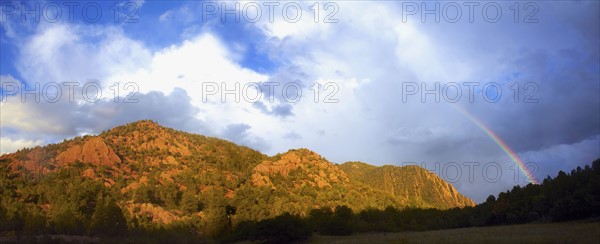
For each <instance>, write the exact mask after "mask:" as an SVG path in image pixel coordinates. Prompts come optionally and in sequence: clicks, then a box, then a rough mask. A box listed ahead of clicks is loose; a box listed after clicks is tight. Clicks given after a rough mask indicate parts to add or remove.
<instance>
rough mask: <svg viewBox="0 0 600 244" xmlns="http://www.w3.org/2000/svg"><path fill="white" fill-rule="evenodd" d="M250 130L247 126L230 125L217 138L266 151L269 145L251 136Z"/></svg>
mask: <svg viewBox="0 0 600 244" xmlns="http://www.w3.org/2000/svg"><path fill="white" fill-rule="evenodd" d="M250 129H251V127H250V126H249V125H247V124H230V125H227V127H226V128H225V130H224V131H223V132H222V133H221V134H220V135H219V136H220V137H222V138H226V139H228V140H231V141H233V142H235V143H238V144H241V145H244V146H247V147H250V148H252V149H255V150H259V151H266V150H268V149H269V145H268V144H267V143H266V141H265V140H264V139H262V138H260V137H258V136H255V135H253V134H251V133H250Z"/></svg>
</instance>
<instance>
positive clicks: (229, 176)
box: [0, 120, 474, 225]
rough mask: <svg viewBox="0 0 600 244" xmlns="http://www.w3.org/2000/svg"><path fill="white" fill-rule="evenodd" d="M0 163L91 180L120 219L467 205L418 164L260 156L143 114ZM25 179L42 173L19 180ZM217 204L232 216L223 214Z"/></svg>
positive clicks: (293, 154) (308, 154)
mask: <svg viewBox="0 0 600 244" xmlns="http://www.w3.org/2000/svg"><path fill="white" fill-rule="evenodd" d="M0 164H2V167H3V168H5V167H4V164H6V165H8V171H9V172H8V173H11V172H12V173H16V174H18V175H20V177H21V178H22V179H23V180H22V181H23V182H24V184H26V186H27V187H26V188H27V189H29V188H31V189H32V191H35V189H38V188H40V187H42V186H39V185H36V184H38V182H44V184H47V185H50V186H51V187H59V186H55V185H54V184H56V182H58V181H51V180H45V178H49V177H50V178H52V177H56V176H55V175H62V173H61V172H63V171H65V170H71V171H74V172H75V173H72V175H68V176H64V177H67V178H68V177H71V178H76V179H77V180H83V181H85V180H90V181H94V182H97V183H101V184H102V185H103V186H104V187H105V188H107V189H108V191H109V193H107V194H109V195H111V196H112V197H113V198H115V199H117V201H118V203H119V205H120V206H121V208H122V209H124V210H126V212H127V213H128V214H129V216H127V218H129V219H135V220H136V223H138V224H141V225H143V224H148V223H166V224H168V223H171V222H174V221H175V222H177V221H184V220H186V221H187V220H190V219H199V220H198V221H200V222H203V221H207V222H210V221H213V220H214V219H215V218H217V219H218V218H224V217H223V216H224V215H225V216H226V218H227V219H228V221H230V222H233V223H238V222H240V221H245V220H261V219H266V218H271V217H275V216H277V215H280V214H283V213H285V212H290V213H293V214H300V215H306V214H308V212H309V211H310V210H311V209H315V208H322V207H329V208H333V207H335V206H337V205H346V206H349V207H350V208H352V209H353V210H355V211H359V210H364V209H369V208H377V209H383V208H385V207H388V206H393V207H397V208H407V207H417V208H438V209H448V208H454V207H466V206H474V202H473V201H472V200H470V199H468V198H466V197H464V196H462V195H461V194H460V193H458V192H457V191H456V189H454V187H453V186H452V185H451V184H449V183H447V182H445V181H444V180H442V179H441V178H439V177H438V176H437V175H435V174H433V173H431V172H429V171H427V170H425V169H423V168H420V167H409V168H405V167H397V166H380V167H377V166H373V165H369V164H366V163H362V164H361V165H360V166H359V168H365V169H361V170H356V169H353V165H354V166H356V165H357V164H356V163H354V164H353V163H344V164H340V165H338V164H334V163H331V162H329V161H328V160H327V159H325V158H324V157H323V156H321V155H319V154H318V153H316V152H313V151H311V150H308V149H303V148H301V149H290V150H288V151H287V152H284V153H280V154H277V155H274V156H268V155H264V154H262V153H260V152H258V151H256V150H253V149H251V148H248V147H245V146H239V145H236V144H235V143H232V142H229V141H226V140H223V139H219V138H214V137H207V136H203V135H197V134H192V133H187V132H183V131H178V130H175V129H171V128H167V127H163V126H161V125H159V124H157V123H156V122H153V121H150V120H142V121H137V122H133V123H129V124H126V125H122V126H117V127H115V128H112V129H109V130H107V131H104V132H102V133H100V134H99V135H95V136H83V137H76V138H73V139H70V140H65V141H63V142H61V143H56V144H49V145H46V146H44V147H35V148H31V149H22V150H19V151H17V152H15V153H12V154H5V155H2V156H0ZM367 165H368V166H367ZM5 170H6V169H5ZM32 176H34V177H39V178H41V179H42V180H38V181H35V180H32V181H30V180H28V179H29V178H32ZM366 178H371V179H373V178H375V179H379V178H381V179H383V180H381V181H372V180H371V181H368V180H365V179H366ZM73 180H75V179H73ZM92 183H93V182H92ZM92 183H90V184H92ZM94 184H95V183H94ZM107 189H100V190H98V191H105V190H107ZM36 194H37V195H42V196H43V197H41V199H44V200H37V201H35V202H33V203H31V206H30V207H32V208H39V209H40V211H41V212H43V213H44V214H45V215H47V216H50V217H51V216H53V214H54V213H53V212H52V211H53V210H52V207H46V209H43V208H42V207H41V206H55V205H56V204H57V203H58V202H57V201H59V200H53V197H52V196H44V193H36ZM24 197H25V198H26V197H27V196H20V198H19V199H20V200H23V198H24ZM227 206H228V207H229V208H230V209H231V208H232V209H235V210H236V211H234V212H236V213H235V214H231V213H227V212H225V213H223V211H225V210H224V209H226V208H225V207H227ZM81 218H82V220H81V221H85V217H81Z"/></svg>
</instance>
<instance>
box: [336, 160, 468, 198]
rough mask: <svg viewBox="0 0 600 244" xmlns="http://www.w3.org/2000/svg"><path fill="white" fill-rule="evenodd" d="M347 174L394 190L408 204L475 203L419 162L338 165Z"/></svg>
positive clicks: (381, 187) (362, 181)
mask: <svg viewBox="0 0 600 244" xmlns="http://www.w3.org/2000/svg"><path fill="white" fill-rule="evenodd" d="M340 168H341V169H342V171H344V172H345V173H346V174H347V175H348V176H349V177H350V178H352V179H353V180H356V181H358V182H360V183H363V184H366V185H368V186H371V187H373V188H376V189H380V190H383V191H385V192H388V193H391V194H393V195H394V196H395V197H397V198H400V199H402V200H403V201H404V203H405V204H406V205H408V206H416V207H418V208H440V209H448V208H453V207H466V206H474V205H475V203H474V202H473V200H471V199H469V198H467V197H465V196H463V195H461V194H460V193H458V191H456V189H454V187H453V186H452V185H451V184H449V183H448V182H446V181H444V180H443V179H441V178H440V177H439V176H437V175H436V174H434V173H431V172H429V171H427V170H426V169H423V168H421V167H419V166H403V167H398V166H391V165H385V166H381V167H376V166H373V165H369V164H365V163H361V162H347V163H344V164H342V165H340Z"/></svg>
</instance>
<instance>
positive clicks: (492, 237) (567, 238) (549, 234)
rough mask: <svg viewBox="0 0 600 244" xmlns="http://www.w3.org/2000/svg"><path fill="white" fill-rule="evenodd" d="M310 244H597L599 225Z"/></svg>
mask: <svg viewBox="0 0 600 244" xmlns="http://www.w3.org/2000/svg"><path fill="white" fill-rule="evenodd" d="M310 243H370V244H373V243H485V244H491V243H600V222H597V221H596V222H564V223H547V224H523V225H504V226H492V227H476V228H462V229H449V230H436V231H422V232H400V233H385V234H383V233H363V234H354V235H351V236H320V235H315V236H313V237H312V238H311V241H310Z"/></svg>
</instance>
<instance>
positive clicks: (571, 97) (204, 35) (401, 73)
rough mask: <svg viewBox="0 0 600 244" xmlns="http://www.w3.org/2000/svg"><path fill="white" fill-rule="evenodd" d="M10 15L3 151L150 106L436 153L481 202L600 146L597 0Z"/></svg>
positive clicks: (150, 115)
mask: <svg viewBox="0 0 600 244" xmlns="http://www.w3.org/2000/svg"><path fill="white" fill-rule="evenodd" d="M0 13H1V15H0V27H1V28H0V95H1V98H2V101H1V102H0V118H1V120H0V153H10V152H15V151H16V150H18V149H20V148H23V147H34V146H37V145H45V144H48V143H56V142H61V141H63V140H64V139H69V138H73V137H75V136H80V135H86V134H99V133H101V132H102V131H104V130H107V129H110V128H112V127H115V126H118V125H122V124H126V123H130V122H133V121H137V120H141V119H152V120H154V121H156V122H158V123H160V124H162V125H164V126H168V127H172V128H175V129H179V130H183V131H187V132H192V133H199V134H204V135H208V136H216V137H220V138H224V139H227V140H231V141H233V142H236V143H238V144H241V145H245V146H248V147H251V148H253V149H256V150H259V151H261V152H263V153H265V154H268V155H274V154H277V153H282V152H285V151H287V150H289V149H292V148H308V149H311V150H313V151H316V152H318V153H319V154H321V155H322V156H324V157H325V158H327V159H328V160H330V161H331V162H334V163H340V164H341V163H344V162H347V161H363V162H366V163H370V164H374V165H385V164H390V165H398V166H402V165H407V164H417V165H421V166H423V167H425V168H426V169H428V170H430V171H432V172H434V173H436V174H438V175H439V176H440V177H442V178H444V179H446V180H448V181H449V182H451V183H452V184H453V185H454V186H455V187H456V188H457V189H458V191H459V192H461V193H462V194H464V195H466V196H468V197H471V198H472V199H474V200H475V201H476V202H482V201H484V200H485V199H486V198H487V196H488V195H490V194H497V193H499V192H501V191H506V190H507V189H510V188H512V187H513V186H514V185H516V184H519V185H525V184H528V183H529V182H530V181H531V178H528V177H527V172H526V171H525V170H523V169H522V168H523V166H525V167H526V168H528V169H529V171H530V174H531V175H532V176H533V177H535V178H536V179H537V180H543V179H544V178H546V177H547V176H552V177H553V176H555V175H556V174H557V173H558V172H559V171H560V170H563V171H566V172H569V171H570V170H572V169H574V168H576V167H584V166H585V165H588V164H591V162H592V161H593V160H594V159H596V158H598V157H600V51H599V47H600V33H599V30H600V26H599V25H600V14H599V13H600V4H599V3H598V2H597V1H545V2H522V1H519V2H516V1H499V2H452V1H444V2H432V1H427V2H419V1H413V2H410V1H325V2H316V1H286V2H267V1H240V2H235V1H225V2H221V1H121V2H114V1H85V2H73V1H67V2H64V1H26V2H18V1H2V2H0ZM502 145H504V146H505V147H502ZM516 159H517V160H520V162H516ZM519 163H522V164H523V165H521V166H519Z"/></svg>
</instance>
